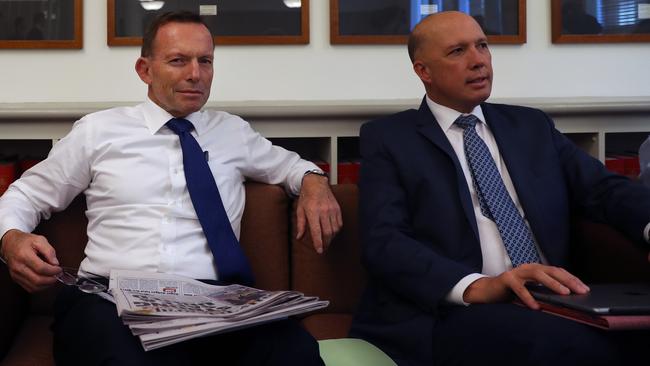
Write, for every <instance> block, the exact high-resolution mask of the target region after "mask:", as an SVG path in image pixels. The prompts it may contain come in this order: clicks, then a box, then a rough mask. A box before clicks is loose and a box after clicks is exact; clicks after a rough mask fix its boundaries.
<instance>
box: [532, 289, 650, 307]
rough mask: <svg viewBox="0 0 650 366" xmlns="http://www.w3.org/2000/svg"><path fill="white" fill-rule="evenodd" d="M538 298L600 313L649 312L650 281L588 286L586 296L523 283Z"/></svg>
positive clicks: (555, 303)
mask: <svg viewBox="0 0 650 366" xmlns="http://www.w3.org/2000/svg"><path fill="white" fill-rule="evenodd" d="M526 287H527V288H528V289H529V290H530V293H531V294H532V295H533V297H534V298H535V299H537V300H539V301H543V302H547V303H550V304H554V305H560V306H564V307H567V308H571V309H576V310H580V311H584V312H587V313H591V314H600V315H607V314H609V315H623V314H624V315H650V284H647V283H625V284H624V283H611V284H596V285H589V288H590V289H591V291H590V292H588V293H587V294H585V295H578V294H570V295H560V294H557V293H555V292H553V291H551V290H549V289H548V288H546V287H544V286H541V285H527V286H526Z"/></svg>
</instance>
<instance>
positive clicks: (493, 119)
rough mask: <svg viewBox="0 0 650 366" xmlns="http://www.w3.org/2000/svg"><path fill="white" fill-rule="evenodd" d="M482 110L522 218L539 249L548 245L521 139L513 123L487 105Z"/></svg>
mask: <svg viewBox="0 0 650 366" xmlns="http://www.w3.org/2000/svg"><path fill="white" fill-rule="evenodd" d="M481 108H482V109H483V115H484V116H485V120H486V122H487V124H488V126H490V130H491V131H492V135H494V139H495V140H496V142H497V146H498V147H499V152H500V154H501V157H502V158H503V161H504V162H505V164H506V167H508V173H509V174H510V179H511V180H512V183H513V185H514V186H515V190H516V192H517V197H519V202H521V206H522V207H523V210H524V213H525V216H526V217H525V218H526V220H528V223H529V224H530V227H531V230H532V231H533V234H534V235H535V238H536V239H537V243H538V244H539V245H540V247H542V246H543V243H546V242H547V241H546V237H545V230H544V229H543V228H544V225H543V215H542V214H541V211H540V208H539V206H538V203H537V199H536V195H535V189H534V181H535V177H534V175H533V174H532V171H531V169H530V162H529V161H528V160H527V159H526V155H527V154H526V146H522V145H521V144H520V143H519V141H520V139H518V138H517V136H516V125H515V123H516V122H515V121H512V120H510V119H508V118H507V117H506V116H504V115H503V114H502V113H500V112H499V111H498V110H497V109H496V108H494V107H493V106H492V105H490V104H488V103H483V104H481ZM518 123H526V121H518Z"/></svg>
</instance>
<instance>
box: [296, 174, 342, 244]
mask: <svg viewBox="0 0 650 366" xmlns="http://www.w3.org/2000/svg"><path fill="white" fill-rule="evenodd" d="M296 221H297V229H298V234H297V236H296V239H301V238H302V237H303V236H304V234H305V231H306V226H307V225H309V232H310V234H311V240H312V242H313V244H314V249H316V252H317V253H319V254H322V253H323V252H324V251H325V250H326V249H327V247H328V246H329V244H330V242H331V241H332V239H333V238H334V236H335V235H336V234H337V233H338V232H339V230H340V229H341V226H343V218H342V217H341V208H340V207H339V204H338V202H336V199H335V198H334V195H333V194H332V190H331V189H330V186H329V182H328V180H327V177H323V176H320V175H317V174H307V175H305V177H304V178H303V180H302V188H301V189H300V197H299V198H298V205H297V207H296Z"/></svg>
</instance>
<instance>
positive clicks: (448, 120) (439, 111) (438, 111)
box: [426, 95, 485, 132]
mask: <svg viewBox="0 0 650 366" xmlns="http://www.w3.org/2000/svg"><path fill="white" fill-rule="evenodd" d="M426 101H427V106H429V109H430V110H431V113H433V116H434V117H435V118H436V121H438V124H439V125H440V127H441V128H442V130H443V131H445V132H447V130H449V129H450V128H451V127H452V126H453V125H454V121H456V119H457V118H458V117H459V116H460V115H461V114H465V113H461V112H459V111H457V110H455V109H451V108H449V107H445V106H444V105H441V104H438V103H436V102H434V101H433V100H431V98H429V96H428V95H427V96H426ZM471 114H473V115H475V116H476V118H478V119H479V121H481V122H483V123H485V116H483V109H481V106H480V105H477V106H476V107H474V109H473V110H472V113H471Z"/></svg>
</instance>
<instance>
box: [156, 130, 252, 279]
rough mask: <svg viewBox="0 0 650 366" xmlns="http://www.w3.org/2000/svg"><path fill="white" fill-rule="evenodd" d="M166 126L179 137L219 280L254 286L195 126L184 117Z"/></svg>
mask: <svg viewBox="0 0 650 366" xmlns="http://www.w3.org/2000/svg"><path fill="white" fill-rule="evenodd" d="M167 127H169V129H170V130H172V131H174V133H176V134H177V135H178V137H179V138H180V142H181V149H182V150H183V169H184V170H185V180H186V181H187V190H188V191H189V193H190V198H191V199H192V205H193V206H194V210H195V211H196V216H197V217H198V218H199V222H200V223H201V227H202V228H203V233H204V234H205V237H206V239H207V240H208V245H209V246H210V250H212V255H214V259H215V261H216V262H217V271H218V272H219V280H223V281H225V282H229V283H240V284H243V285H253V283H254V280H253V274H252V271H251V269H250V266H249V264H248V260H247V259H246V256H245V255H244V253H243V251H242V250H241V246H240V245H239V241H238V240H237V237H236V236H235V233H234V232H233V231H232V226H231V225H230V220H228V215H227V214H226V210H225V209H224V207H223V202H222V201H221V196H220V195H219V189H218V188H217V183H216V182H215V181H214V176H213V175H212V171H210V166H209V165H208V162H207V161H206V158H205V155H204V153H203V150H202V149H201V146H199V143H198V142H197V141H196V139H195V138H194V136H192V134H191V133H190V132H192V130H193V129H194V125H192V122H190V121H188V120H186V119H183V118H172V119H170V120H169V121H168V122H167Z"/></svg>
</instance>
